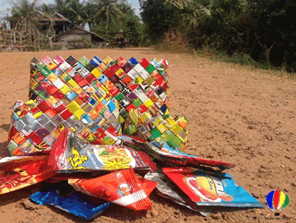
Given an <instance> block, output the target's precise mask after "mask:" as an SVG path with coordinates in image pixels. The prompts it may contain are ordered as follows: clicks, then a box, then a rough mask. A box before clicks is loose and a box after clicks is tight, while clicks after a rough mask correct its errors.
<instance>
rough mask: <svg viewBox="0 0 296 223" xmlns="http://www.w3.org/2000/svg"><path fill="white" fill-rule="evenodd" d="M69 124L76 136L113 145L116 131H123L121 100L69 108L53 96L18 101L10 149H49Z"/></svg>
mask: <svg viewBox="0 0 296 223" xmlns="http://www.w3.org/2000/svg"><path fill="white" fill-rule="evenodd" d="M51 99H52V100H51ZM76 112H77V113H76ZM78 113H79V114H78ZM65 127H66V128H69V129H73V130H75V131H76V136H77V137H78V138H80V139H81V140H83V141H85V142H88V143H94V142H95V143H96V144H108V145H109V144H113V143H115V141H114V140H113V138H112V134H114V133H115V132H116V133H120V132H121V127H120V122H119V116H118V103H117V101H116V100H115V99H111V100H110V101H106V100H105V101H102V102H97V103H94V102H92V101H86V102H85V103H84V104H83V105H79V106H78V104H77V103H76V102H73V103H70V104H68V107H66V106H65V105H64V104H63V103H61V101H60V102H58V101H57V100H55V99H53V98H48V99H47V100H43V99H40V100H37V101H36V102H33V101H32V100H31V101H28V102H26V103H24V102H22V101H17V102H16V103H15V105H14V106H13V113H12V120H11V127H10V130H9V136H8V146H7V147H8V151H9V153H10V154H11V155H13V156H17V155H23V154H31V153H38V152H48V151H49V150H50V149H51V147H52V145H53V144H54V142H55V141H56V139H57V138H58V137H59V135H60V134H61V132H62V131H63V129H64V128H65Z"/></svg>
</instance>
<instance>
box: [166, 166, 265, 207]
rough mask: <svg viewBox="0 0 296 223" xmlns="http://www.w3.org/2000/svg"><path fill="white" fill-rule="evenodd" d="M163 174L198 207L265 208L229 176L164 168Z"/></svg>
mask: <svg viewBox="0 0 296 223" xmlns="http://www.w3.org/2000/svg"><path fill="white" fill-rule="evenodd" d="M162 170H163V172H164V173H165V174H166V175H167V176H168V177H169V178H170V179H171V180H172V181H173V182H174V183H175V184H176V185H178V187H179V188H180V189H181V190H182V191H184V192H185V193H186V194H187V196H188V197H190V199H191V200H192V201H193V202H195V203H196V204H197V205H198V206H221V207H237V208H247V207H249V208H264V206H263V205H262V204H260V203H259V202H258V201H257V200H256V199H255V198H254V197H252V196H251V195H250V194H249V193H248V192H247V191H246V190H245V189H243V188H242V187H241V186H238V185H236V183H235V181H234V180H233V179H232V177H231V176H230V175H229V174H225V173H215V174H212V173H211V172H209V171H207V172H206V171H203V170H193V169H192V168H188V167H184V168H163V169H162Z"/></svg>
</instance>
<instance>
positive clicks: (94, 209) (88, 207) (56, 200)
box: [30, 184, 111, 220]
mask: <svg viewBox="0 0 296 223" xmlns="http://www.w3.org/2000/svg"><path fill="white" fill-rule="evenodd" d="M61 187H62V186H61V184H57V185H56V186H54V187H52V188H48V189H45V190H40V191H37V192H36V193H34V194H32V195H31V196H30V199H31V200H32V201H34V202H36V203H38V204H41V205H52V206H54V207H56V208H59V209H61V210H63V211H66V212H68V213H70V214H73V215H75V216H78V217H81V218H85V219H86V220H91V219H93V218H95V217H96V216H98V215H100V214H101V213H103V212H104V211H106V210H107V209H108V208H109V206H110V204H111V203H110V202H105V203H103V204H102V202H100V200H99V199H97V201H90V200H89V197H87V196H86V195H84V194H82V193H79V192H76V191H74V192H71V193H70V195H69V194H68V195H66V196H63V195H62V194H61V192H60V188H61ZM69 187H70V186H69ZM67 189H68V188H67ZM70 189H71V188H70Z"/></svg>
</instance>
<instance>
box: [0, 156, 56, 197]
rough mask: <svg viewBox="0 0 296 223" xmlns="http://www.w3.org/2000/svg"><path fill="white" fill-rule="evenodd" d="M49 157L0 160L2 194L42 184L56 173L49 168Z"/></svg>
mask: <svg viewBox="0 0 296 223" xmlns="http://www.w3.org/2000/svg"><path fill="white" fill-rule="evenodd" d="M47 163H48V156H45V155H43V156H30V157H18V158H4V159H3V160H2V159H1V160H0V194H5V193H9V192H12V191H15V190H18V189H22V188H24V187H28V186H31V185H33V184H36V183H39V182H42V181H44V180H46V179H48V178H50V177H52V176H54V175H55V174H56V173H55V171H54V170H53V169H52V167H50V166H48V164H47Z"/></svg>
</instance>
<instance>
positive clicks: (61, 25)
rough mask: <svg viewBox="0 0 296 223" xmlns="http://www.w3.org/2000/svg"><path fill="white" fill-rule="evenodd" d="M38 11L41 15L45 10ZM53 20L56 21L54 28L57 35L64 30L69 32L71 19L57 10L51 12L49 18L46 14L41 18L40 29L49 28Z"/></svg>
mask: <svg viewBox="0 0 296 223" xmlns="http://www.w3.org/2000/svg"><path fill="white" fill-rule="evenodd" d="M38 13H39V14H40V15H41V16H42V14H43V15H44V13H43V12H40V11H38ZM51 21H54V23H55V25H54V30H55V32H56V35H59V34H62V33H64V32H67V31H68V30H70V25H71V21H70V20H69V19H67V18H66V17H64V16H63V15H61V14H59V13H57V12H55V13H53V14H51V15H50V16H49V18H47V17H45V16H44V17H43V18H42V19H41V20H40V25H41V27H40V29H41V30H46V29H48V27H49V25H50V22H51Z"/></svg>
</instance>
